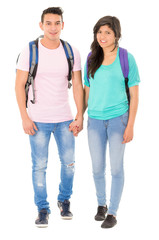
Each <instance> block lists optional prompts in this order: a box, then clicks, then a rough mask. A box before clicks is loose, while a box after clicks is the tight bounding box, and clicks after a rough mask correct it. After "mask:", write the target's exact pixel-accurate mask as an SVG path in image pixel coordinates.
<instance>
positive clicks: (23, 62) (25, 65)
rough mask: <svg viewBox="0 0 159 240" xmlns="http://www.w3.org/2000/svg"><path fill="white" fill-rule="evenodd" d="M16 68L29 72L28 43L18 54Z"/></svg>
mask: <svg viewBox="0 0 159 240" xmlns="http://www.w3.org/2000/svg"><path fill="white" fill-rule="evenodd" d="M17 69H19V70H23V71H27V72H29V45H27V46H26V47H25V48H24V49H23V50H22V52H21V53H20V55H19V58H18V62H17Z"/></svg>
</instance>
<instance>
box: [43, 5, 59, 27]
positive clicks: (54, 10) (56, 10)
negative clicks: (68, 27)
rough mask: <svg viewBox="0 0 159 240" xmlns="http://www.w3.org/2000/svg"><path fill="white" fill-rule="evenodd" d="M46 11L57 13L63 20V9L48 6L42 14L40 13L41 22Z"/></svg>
mask: <svg viewBox="0 0 159 240" xmlns="http://www.w3.org/2000/svg"><path fill="white" fill-rule="evenodd" d="M48 13H52V14H57V15H60V16H61V19H62V22H63V15H62V14H63V10H62V8H60V7H50V8H47V9H45V10H44V11H43V13H42V15H41V22H42V23H43V22H44V16H45V15H46V14H48Z"/></svg>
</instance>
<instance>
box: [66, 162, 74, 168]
mask: <svg viewBox="0 0 159 240" xmlns="http://www.w3.org/2000/svg"><path fill="white" fill-rule="evenodd" d="M74 165H75V164H74V163H70V164H68V165H67V167H68V168H69V167H74Z"/></svg>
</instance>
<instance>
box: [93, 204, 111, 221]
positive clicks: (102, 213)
mask: <svg viewBox="0 0 159 240" xmlns="http://www.w3.org/2000/svg"><path fill="white" fill-rule="evenodd" d="M107 210H108V209H107V206H106V207H104V206H98V209H97V214H96V215H95V217H94V218H95V220H96V221H103V220H104V219H105V214H106V213H107Z"/></svg>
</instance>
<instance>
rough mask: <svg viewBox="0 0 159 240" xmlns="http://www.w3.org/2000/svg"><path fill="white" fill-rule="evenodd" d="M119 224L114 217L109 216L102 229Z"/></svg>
mask: <svg viewBox="0 0 159 240" xmlns="http://www.w3.org/2000/svg"><path fill="white" fill-rule="evenodd" d="M116 224H117V220H116V218H115V217H114V216H113V215H107V217H106V219H105V220H104V222H103V223H102V225H101V227H102V228H112V227H114V226H115V225H116Z"/></svg>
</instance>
